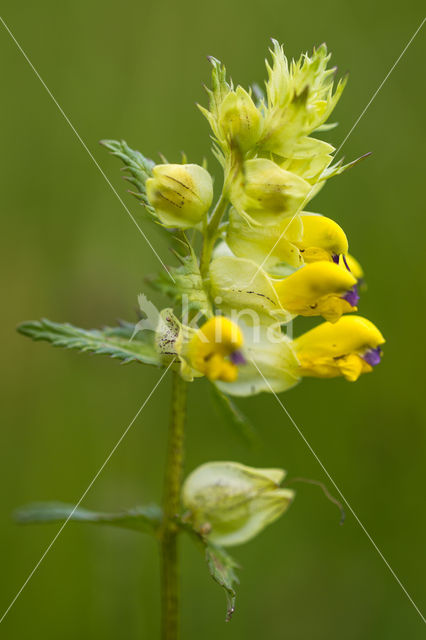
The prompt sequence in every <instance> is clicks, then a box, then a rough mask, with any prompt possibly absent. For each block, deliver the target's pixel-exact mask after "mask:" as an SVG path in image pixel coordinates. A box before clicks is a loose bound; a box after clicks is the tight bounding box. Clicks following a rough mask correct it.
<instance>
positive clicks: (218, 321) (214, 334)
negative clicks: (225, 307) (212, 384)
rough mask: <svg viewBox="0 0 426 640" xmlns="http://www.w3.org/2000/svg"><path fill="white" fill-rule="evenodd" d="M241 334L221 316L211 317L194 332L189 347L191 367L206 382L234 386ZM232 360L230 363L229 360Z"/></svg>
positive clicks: (229, 321)
mask: <svg viewBox="0 0 426 640" xmlns="http://www.w3.org/2000/svg"><path fill="white" fill-rule="evenodd" d="M243 341H244V339H243V334H242V332H241V329H240V328H239V327H238V325H236V324H235V323H234V322H231V320H229V319H228V318H225V317H224V316H214V317H213V318H210V320H207V322H206V323H205V324H204V325H203V326H202V327H201V329H199V330H198V331H197V333H196V334H195V335H194V336H193V338H192V339H191V341H190V343H189V348H188V355H189V359H190V361H191V365H192V366H193V367H194V369H197V370H198V371H200V372H201V373H204V375H206V376H207V377H208V378H209V379H210V380H221V381H222V382H234V381H235V380H236V379H237V377H238V366H237V364H239V363H241V361H242V356H241V354H239V353H238V350H239V349H240V348H241V347H242V346H243ZM233 356H234V360H235V361H236V362H233V361H232V357H233Z"/></svg>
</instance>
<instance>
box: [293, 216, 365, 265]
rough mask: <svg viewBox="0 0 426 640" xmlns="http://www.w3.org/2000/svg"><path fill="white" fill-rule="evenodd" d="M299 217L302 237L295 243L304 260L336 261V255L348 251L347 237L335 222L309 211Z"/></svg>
mask: <svg viewBox="0 0 426 640" xmlns="http://www.w3.org/2000/svg"><path fill="white" fill-rule="evenodd" d="M300 217H301V221H302V224H303V233H302V239H301V240H300V242H297V241H296V242H295V244H296V246H297V247H298V249H299V250H300V252H301V254H302V256H303V260H304V261H305V262H316V261H318V260H334V261H336V256H340V255H341V254H346V253H347V252H348V239H347V237H346V234H345V232H344V231H343V229H342V228H341V227H340V226H339V225H338V224H337V222H334V220H331V219H330V218H326V217H325V216H321V215H317V214H310V213H303V214H302V215H301V216H300ZM351 271H352V269H351ZM354 275H355V274H354ZM355 277H356V275H355Z"/></svg>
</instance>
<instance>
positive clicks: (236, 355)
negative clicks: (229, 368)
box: [229, 349, 247, 366]
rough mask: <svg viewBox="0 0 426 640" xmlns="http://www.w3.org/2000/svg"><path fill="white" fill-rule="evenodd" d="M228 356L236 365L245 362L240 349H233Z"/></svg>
mask: <svg viewBox="0 0 426 640" xmlns="http://www.w3.org/2000/svg"><path fill="white" fill-rule="evenodd" d="M229 357H230V360H231V362H232V363H233V364H235V365H237V366H238V365H242V364H247V360H246V359H245V357H244V355H243V353H242V351H239V350H238V349H237V350H236V351H233V352H232V353H231V355H230V356H229Z"/></svg>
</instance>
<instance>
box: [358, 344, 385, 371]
mask: <svg viewBox="0 0 426 640" xmlns="http://www.w3.org/2000/svg"><path fill="white" fill-rule="evenodd" d="M381 356H382V350H381V349H380V347H377V348H376V349H369V350H368V351H366V352H365V353H364V355H363V356H362V358H363V360H365V361H366V363H367V364H369V365H370V366H372V367H375V366H376V365H377V364H379V362H380V360H381Z"/></svg>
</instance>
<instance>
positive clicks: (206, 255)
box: [200, 192, 228, 278]
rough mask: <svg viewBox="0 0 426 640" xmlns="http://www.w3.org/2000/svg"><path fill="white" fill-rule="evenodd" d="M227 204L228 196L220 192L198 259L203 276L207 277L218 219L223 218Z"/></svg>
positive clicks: (218, 223)
mask: <svg viewBox="0 0 426 640" xmlns="http://www.w3.org/2000/svg"><path fill="white" fill-rule="evenodd" d="M227 205H228V198H227V197H226V196H225V194H224V193H223V192H222V195H221V196H220V198H219V200H218V201H217V204H216V206H215V208H214V210H213V213H212V215H211V218H210V220H209V223H208V225H207V229H206V233H205V236H204V244H203V249H202V253H201V260H200V272H201V275H202V277H203V278H206V277H207V274H208V270H209V264H210V260H211V257H212V252H213V248H214V243H215V242H216V238H217V231H218V228H219V225H220V221H221V220H222V218H223V214H224V213H225V211H226V207H227Z"/></svg>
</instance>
